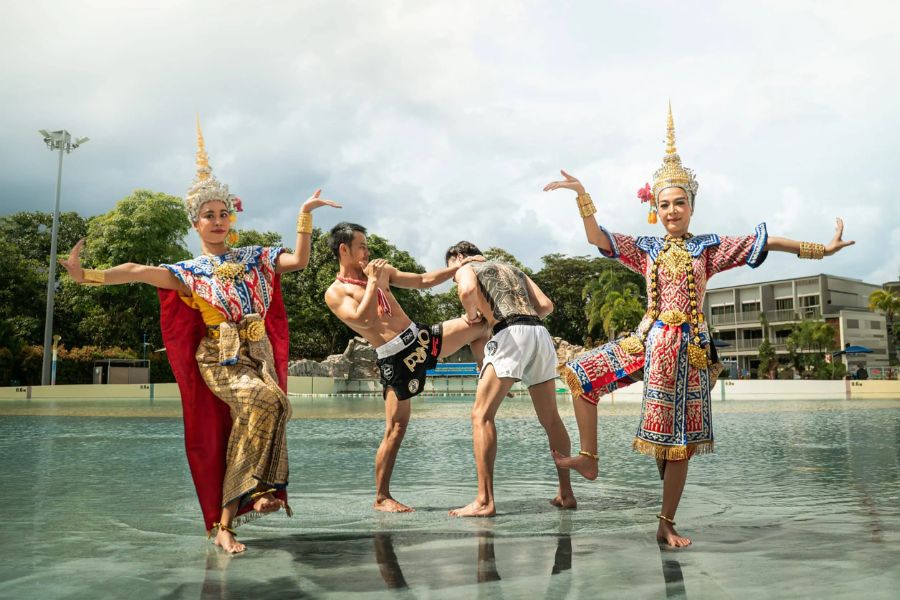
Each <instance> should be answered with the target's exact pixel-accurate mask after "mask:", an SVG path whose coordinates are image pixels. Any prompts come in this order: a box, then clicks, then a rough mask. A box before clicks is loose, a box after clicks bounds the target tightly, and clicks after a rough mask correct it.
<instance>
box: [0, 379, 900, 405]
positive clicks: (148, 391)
mask: <svg viewBox="0 0 900 600" xmlns="http://www.w3.org/2000/svg"><path fill="white" fill-rule="evenodd" d="M476 383H477V382H476V380H475V379H474V378H465V377H429V378H428V381H427V383H426V386H425V391H426V393H433V394H447V395H459V394H473V393H474V392H475V385H476ZM556 387H557V391H558V392H559V393H563V392H564V391H565V385H564V384H563V383H562V382H561V381H560V380H557V386H556ZM288 391H289V393H291V394H304V395H305V394H350V395H352V394H366V395H368V394H375V395H380V394H381V385H380V384H379V383H378V380H375V379H365V380H335V379H331V378H326V377H289V378H288ZM513 391H518V392H524V391H525V388H524V386H522V385H521V384H516V386H515V387H514V388H513ZM642 393H643V384H641V383H635V384H633V385H631V386H629V387H627V388H625V389H623V390H619V391H617V392H614V393H612V394H610V395H609V396H608V397H606V398H604V399H603V400H602V402H612V403H617V402H640V401H641V394H642ZM178 397H179V394H178V386H177V385H176V384H174V383H155V384H110V385H57V386H19V387H0V401H2V400H28V399H34V400H40V399H59V400H66V399H69V400H86V399H102V398H110V399H123V398H126V399H127V398H136V399H150V398H178ZM712 399H713V401H715V402H722V401H724V402H730V401H747V400H843V399H850V400H878V399H881V400H900V381H783V380H778V381H757V380H745V381H734V380H728V379H726V380H723V381H719V382H718V383H717V384H716V387H715V388H713V391H712Z"/></svg>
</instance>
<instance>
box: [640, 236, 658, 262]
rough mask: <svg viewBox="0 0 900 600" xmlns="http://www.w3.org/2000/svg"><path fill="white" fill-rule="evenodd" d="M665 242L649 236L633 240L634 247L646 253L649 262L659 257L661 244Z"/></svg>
mask: <svg viewBox="0 0 900 600" xmlns="http://www.w3.org/2000/svg"><path fill="white" fill-rule="evenodd" d="M664 243H665V242H664V241H663V239H662V238H658V237H653V236H650V235H642V236H640V237H638V239H637V240H635V242H634V245H635V246H637V247H638V248H640V249H641V250H643V251H644V252H646V253H647V256H649V257H650V260H652V261H654V262H655V261H656V257H657V256H659V252H660V251H661V250H662V248H663V244H664Z"/></svg>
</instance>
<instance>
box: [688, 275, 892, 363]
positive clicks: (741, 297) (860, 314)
mask: <svg viewBox="0 0 900 600" xmlns="http://www.w3.org/2000/svg"><path fill="white" fill-rule="evenodd" d="M880 289H881V286H879V285H873V284H870V283H864V282H863V281H861V280H858V279H850V278H847V277H836V276H834V275H825V274H822V275H815V276H812V277H799V278H796V279H782V280H778V281H766V282H763V283H753V284H748V285H739V286H733V287H725V288H713V289H710V290H707V292H706V297H705V298H704V301H703V312H704V313H705V314H706V316H707V321H708V322H709V324H710V325H711V326H712V327H713V329H714V330H715V331H714V337H715V338H716V339H718V340H721V341H722V342H724V343H725V344H727V345H722V346H720V347H719V348H718V351H719V356H720V358H721V359H722V360H723V362H725V363H726V365H727V364H729V363H730V364H731V365H733V366H736V367H737V368H739V369H740V370H741V371H742V372H745V371H748V370H749V371H750V373H752V374H753V376H755V375H756V367H757V366H758V365H759V345H760V344H761V343H762V341H763V338H764V335H763V325H762V319H763V316H765V319H766V320H767V321H768V332H767V334H768V337H769V342H770V343H771V344H772V345H773V346H774V348H775V352H776V354H777V355H783V356H785V357H786V356H787V353H788V352H787V337H788V335H790V333H791V330H792V327H793V325H794V324H795V323H798V322H800V321H802V320H803V319H816V320H820V321H825V322H826V323H828V324H829V325H831V326H832V327H833V328H834V331H835V339H834V346H835V348H837V349H841V348H845V347H846V346H847V345H851V346H865V347H867V348H869V349H870V350H872V353H871V354H852V355H843V356H841V358H840V360H842V361H843V362H844V364H845V365H846V366H847V368H848V370H849V371H851V372H854V371H855V370H856V369H858V368H859V367H860V366H862V367H865V368H869V367H886V366H887V365H888V338H887V326H886V323H885V318H884V315H882V314H878V313H874V312H872V311H870V310H869V294H871V293H872V292H874V291H875V290H880ZM782 362H783V363H786V362H787V361H786V360H783V361H782Z"/></svg>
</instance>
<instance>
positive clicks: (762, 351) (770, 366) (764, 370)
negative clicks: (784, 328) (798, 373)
mask: <svg viewBox="0 0 900 600" xmlns="http://www.w3.org/2000/svg"><path fill="white" fill-rule="evenodd" d="M759 324H760V326H762V331H763V341H762V343H761V344H760V345H759V367H758V368H757V370H756V376H757V377H758V378H760V379H775V377H776V375H777V374H778V357H777V356H775V348H773V347H772V342H770V341H769V320H768V319H767V318H766V314H765V313H760V315H759ZM710 337H712V332H710Z"/></svg>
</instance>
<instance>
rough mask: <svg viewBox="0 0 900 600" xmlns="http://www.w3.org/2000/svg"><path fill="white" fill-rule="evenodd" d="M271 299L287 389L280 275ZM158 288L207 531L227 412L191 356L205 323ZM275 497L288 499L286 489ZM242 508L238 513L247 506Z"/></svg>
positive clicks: (269, 327)
mask: <svg viewBox="0 0 900 600" xmlns="http://www.w3.org/2000/svg"><path fill="white" fill-rule="evenodd" d="M272 288H273V293H272V301H271V303H270V304H269V310H268V312H267V313H266V333H267V334H268V336H269V341H270V342H271V343H272V350H273V353H274V355H275V371H276V373H277V374H278V384H279V385H280V386H281V389H282V390H284V391H285V393H287V363H288V324H287V313H286V312H285V310H284V301H283V300H282V297H281V277H280V276H279V275H275V279H274V281H273V282H272ZM158 291H159V317H160V319H159V322H160V328H161V329H162V337H163V343H164V344H165V346H166V354H168V356H169V364H170V365H172V372H173V373H174V374H175V380H176V381H177V382H178V390H179V392H181V406H182V413H183V415H184V446H185V449H186V450H187V459H188V464H189V465H190V467H191V476H192V477H193V478H194V487H196V488H197V497H198V498H199V500H200V509H201V510H202V511H203V521H204V522H205V524H206V530H207V531H209V530H210V529H212V526H213V523H215V522H217V521H218V520H219V517H221V515H222V482H223V481H224V479H225V450H226V447H227V444H228V436H229V434H230V433H231V411H230V410H229V408H228V405H226V404H225V403H224V402H222V401H221V400H219V398H217V397H216V396H215V395H214V394H213V393H212V392H211V391H210V390H209V387H207V385H206V382H205V381H203V377H202V376H201V375H200V369H199V368H198V367H197V359H196V358H195V357H194V355H195V353H196V352H197V347H198V346H199V345H200V340H202V339H203V336H205V335H206V325H205V324H204V323H203V318H202V317H201V316H200V312H199V311H197V310H194V309H193V308H191V307H189V306H188V305H187V304H185V303H184V302H183V301H182V300H181V299H180V298H179V297H178V292H176V291H174V290H163V289H160V290H158ZM275 496H277V497H278V498H281V499H282V500H284V501H285V502H287V491H286V490H280V491H278V492H277V493H276V494H275ZM251 508H252V506H251V505H249V504H248V505H247V506H245V507H244V508H243V509H242V510H241V511H240V512H239V513H238V514H243V513H245V512H248V511H249V510H251Z"/></svg>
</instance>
